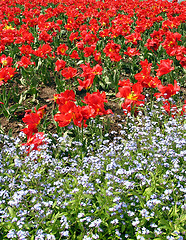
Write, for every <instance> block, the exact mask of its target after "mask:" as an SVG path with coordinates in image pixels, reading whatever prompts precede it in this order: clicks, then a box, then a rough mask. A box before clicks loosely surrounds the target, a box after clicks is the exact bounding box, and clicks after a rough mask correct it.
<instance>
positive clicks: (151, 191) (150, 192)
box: [143, 187, 154, 201]
mask: <svg viewBox="0 0 186 240" xmlns="http://www.w3.org/2000/svg"><path fill="white" fill-rule="evenodd" d="M153 189H154V188H152V187H149V188H146V189H145V191H144V193H143V195H144V196H145V197H146V200H147V201H148V200H149V199H150V196H151V195H152V194H153Z"/></svg>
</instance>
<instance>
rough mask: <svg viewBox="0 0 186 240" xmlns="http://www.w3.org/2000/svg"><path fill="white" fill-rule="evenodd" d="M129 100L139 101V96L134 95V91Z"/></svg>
mask: <svg viewBox="0 0 186 240" xmlns="http://www.w3.org/2000/svg"><path fill="white" fill-rule="evenodd" d="M127 98H128V99H130V100H134V101H135V100H137V98H138V96H137V95H136V94H135V93H134V91H132V92H131V93H130V94H129V95H128V97H127Z"/></svg>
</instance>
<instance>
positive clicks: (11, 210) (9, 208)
mask: <svg viewBox="0 0 186 240" xmlns="http://www.w3.org/2000/svg"><path fill="white" fill-rule="evenodd" d="M8 211H9V213H10V216H11V217H12V218H14V217H16V214H15V212H14V210H13V208H11V207H8Z"/></svg>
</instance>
